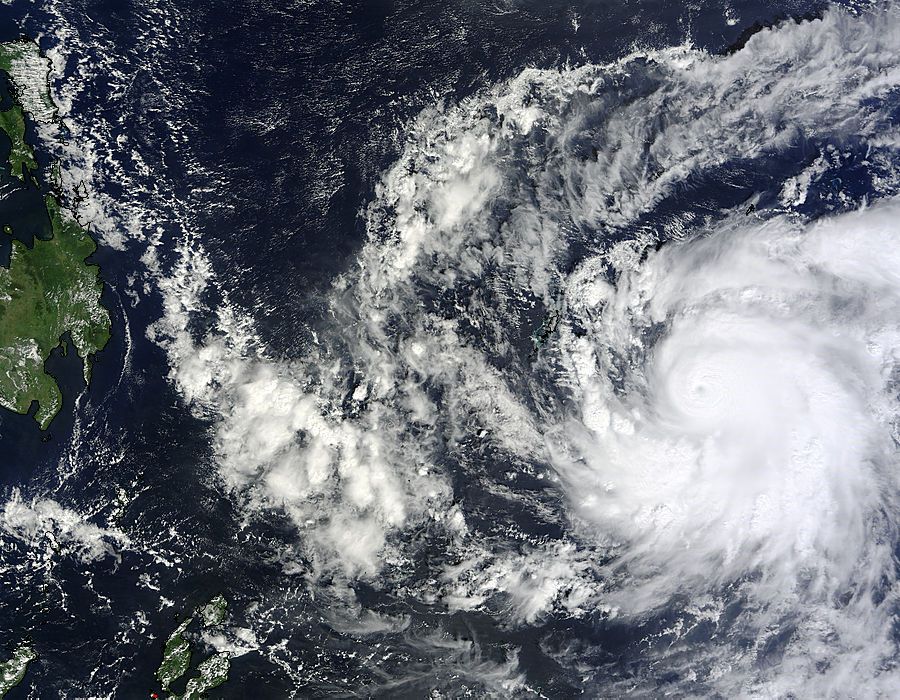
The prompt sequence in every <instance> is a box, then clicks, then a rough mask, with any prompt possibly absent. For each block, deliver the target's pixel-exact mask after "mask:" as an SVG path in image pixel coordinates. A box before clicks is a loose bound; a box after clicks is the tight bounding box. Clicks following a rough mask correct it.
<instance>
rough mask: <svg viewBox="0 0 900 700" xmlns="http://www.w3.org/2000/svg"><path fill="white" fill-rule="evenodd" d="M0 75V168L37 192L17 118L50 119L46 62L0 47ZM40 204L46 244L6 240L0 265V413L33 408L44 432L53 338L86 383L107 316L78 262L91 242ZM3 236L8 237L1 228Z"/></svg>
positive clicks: (52, 391)
mask: <svg viewBox="0 0 900 700" xmlns="http://www.w3.org/2000/svg"><path fill="white" fill-rule="evenodd" d="M0 70H2V71H4V72H5V73H6V74H7V76H8V78H9V81H10V83H11V87H12V93H13V95H12V96H13V99H14V102H15V104H13V106H12V107H11V108H9V109H7V110H6V111H2V112H0V130H2V132H3V134H5V136H6V138H8V139H9V142H10V151H9V159H8V163H6V164H5V165H6V167H8V169H9V174H10V175H11V176H12V177H15V178H18V179H19V180H22V182H23V186H25V187H31V186H37V180H36V179H35V178H36V176H37V175H38V164H37V161H36V159H35V156H34V151H33V150H32V148H31V145H30V144H29V143H28V142H27V140H26V121H25V119H26V117H25V115H26V113H27V114H28V115H29V116H30V117H31V118H33V119H36V120H41V119H48V118H49V119H52V118H53V115H54V108H53V106H52V101H51V100H50V98H49V90H48V87H47V70H48V68H47V65H46V59H43V58H42V57H41V56H40V53H39V51H38V48H37V45H36V44H33V43H31V42H12V43H7V44H0ZM48 115H49V116H48ZM0 138H2V137H0ZM43 204H44V207H45V209H46V216H47V217H48V218H49V221H50V229H51V232H52V236H51V237H50V239H49V240H42V239H40V238H37V237H35V238H34V244H33V246H32V247H30V248H29V247H28V246H26V245H25V244H23V243H22V242H21V241H19V240H11V244H12V252H11V255H10V262H9V267H8V268H5V267H2V266H0V406H3V407H4V408H8V409H10V410H13V411H16V412H18V413H27V412H28V410H29V408H30V407H31V404H32V402H35V401H36V402H37V411H36V413H35V420H36V421H37V422H38V424H39V425H40V427H41V429H46V428H47V427H48V426H49V424H50V421H52V420H53V417H54V416H55V415H56V414H57V413H58V412H59V409H60V407H61V406H62V395H61V393H60V389H59V386H58V385H57V383H56V380H55V379H54V378H53V377H51V376H50V375H49V374H47V372H46V371H45V367H44V363H45V362H46V361H47V358H48V357H49V356H50V353H51V351H52V350H53V349H54V348H56V347H60V345H61V343H62V341H61V338H60V336H62V335H64V334H65V333H69V334H71V338H72V345H73V346H74V349H75V351H76V352H77V354H78V356H79V357H80V358H81V359H82V360H83V361H84V378H85V381H89V379H90V368H91V359H92V356H93V355H94V354H95V353H96V352H98V351H99V350H101V349H102V348H103V347H104V346H105V345H106V343H107V341H108V340H109V337H110V316H109V312H108V311H107V310H106V309H105V308H104V307H103V306H101V304H100V294H101V292H102V289H103V285H102V282H101V281H100V276H99V268H98V267H96V266H94V265H88V264H87V263H86V262H85V259H86V258H87V257H88V256H90V255H91V254H92V253H93V252H94V250H96V245H95V243H94V241H93V239H92V238H91V237H90V235H88V233H87V231H85V230H84V228H83V227H82V226H81V225H80V224H79V223H78V221H77V220H76V219H75V217H74V216H73V215H72V214H70V213H68V212H67V211H66V210H65V209H64V208H63V207H62V206H61V205H60V202H59V199H58V197H57V196H56V195H54V194H52V193H48V194H46V195H45V196H44V198H43ZM4 231H5V234H6V235H8V236H11V234H12V233H13V231H12V229H11V228H10V227H9V226H8V225H5V226H4ZM64 350H65V348H64Z"/></svg>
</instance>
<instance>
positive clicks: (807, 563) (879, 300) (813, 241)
mask: <svg viewBox="0 0 900 700" xmlns="http://www.w3.org/2000/svg"><path fill="white" fill-rule="evenodd" d="M898 236H900V202H891V203H889V204H886V205H879V206H875V207H872V208H870V209H867V210H865V211H861V212H855V213H852V214H845V215H843V216H839V217H836V218H833V219H827V220H821V221H820V222H818V223H816V224H814V225H811V226H808V227H805V228H804V227H800V226H795V225H791V224H790V223H788V222H787V221H786V220H785V219H774V220H770V221H768V222H766V223H759V222H755V221H750V220H747V219H745V218H743V217H741V218H739V219H738V220H735V221H731V222H729V223H728V224H726V225H724V226H722V227H720V228H717V229H716V230H715V231H712V232H711V233H710V235H709V236H707V237H703V238H698V239H696V240H693V241H691V242H689V243H685V244H681V245H672V246H666V247H664V248H663V249H662V250H661V251H659V252H658V253H655V254H651V255H650V257H649V258H648V259H647V261H646V262H645V263H644V264H642V265H641V266H640V268H639V269H637V270H634V271H632V272H629V273H626V274H625V275H623V276H622V277H621V278H620V280H619V283H618V285H617V287H616V289H615V290H612V289H609V288H608V286H607V285H606V283H605V282H602V281H597V280H589V279H582V280H580V283H579V285H578V286H577V287H576V288H574V289H571V290H570V291H571V292H572V293H573V297H572V298H574V299H585V300H589V301H582V302H579V303H577V304H573V309H572V311H573V316H574V317H576V318H578V320H579V322H580V323H582V324H583V326H584V327H585V328H587V329H588V332H587V334H586V335H584V336H582V337H575V336H574V335H573V334H571V333H570V332H569V331H568V329H567V328H563V329H562V345H563V347H564V350H563V355H564V357H565V361H566V362H567V363H568V365H569V366H570V367H571V371H572V372H573V373H574V374H575V375H576V376H577V377H578V381H577V383H576V385H575V386H576V387H577V388H576V391H575V392H574V393H575V400H576V402H577V403H578V411H577V413H576V415H575V416H572V419H571V420H569V421H567V422H564V423H561V424H560V425H559V426H558V427H557V432H556V434H555V435H554V436H553V437H552V438H551V441H552V444H553V445H554V447H555V450H554V462H555V464H556V465H557V467H558V469H559V470H560V472H561V473H562V474H563V475H564V477H565V480H566V483H567V484H568V485H569V489H570V491H571V495H572V503H573V505H574V507H575V508H577V510H578V511H579V513H580V514H581V515H582V516H583V517H584V518H585V519H587V520H589V521H591V522H593V523H596V525H597V527H598V528H599V530H600V531H601V532H602V533H604V534H612V535H613V536H614V537H615V538H616V541H617V546H616V553H617V555H616V557H615V558H614V560H613V562H612V564H611V566H610V571H609V574H610V575H611V576H613V577H614V578H615V579H616V580H617V585H616V587H615V589H614V590H612V591H610V592H609V594H608V595H607V596H606V598H605V600H606V601H607V602H608V603H610V604H613V605H615V606H617V607H619V608H621V610H622V611H623V612H624V613H626V614H640V613H644V612H647V611H649V610H652V609H655V608H657V607H659V606H662V605H665V604H667V603H668V602H669V601H671V600H672V599H673V598H674V597H675V596H676V595H678V594H684V595H686V596H688V597H690V598H695V597H700V596H703V595H705V594H717V593H720V592H721V591H723V590H726V589H728V588H729V587H730V588H731V589H732V593H731V595H732V596H734V598H735V599H739V600H741V601H742V605H744V606H746V611H745V612H744V617H743V619H742V625H743V627H744V634H752V635H753V636H754V637H755V638H761V637H764V636H765V635H766V634H771V633H772V632H773V631H774V630H776V629H780V628H782V629H783V628H785V627H784V626H794V625H796V626H797V628H798V629H796V630H795V631H794V634H793V636H792V639H791V642H790V643H789V645H788V648H787V650H786V655H787V656H788V658H789V659H790V661H791V662H792V663H802V665H803V668H802V669H797V670H796V673H797V674H799V675H800V676H805V675H810V676H812V677H814V678H816V679H818V680H819V681H820V682H821V683H822V685H821V686H818V685H817V686H814V687H815V690H816V693H817V694H819V696H820V697H821V696H822V694H824V693H825V692H826V691H827V690H828V689H829V688H831V687H832V686H831V684H832V683H834V684H837V685H836V687H837V688H841V687H843V686H842V685H841V684H843V683H844V682H846V677H849V675H850V674H852V675H855V676H857V677H858V678H860V677H862V678H870V677H872V676H873V675H875V674H876V672H877V671H878V670H879V669H880V668H881V667H882V664H883V663H887V662H888V660H889V659H891V658H893V657H894V655H895V653H896V651H897V649H896V641H895V640H894V639H893V632H892V624H893V620H894V618H895V615H896V612H897V599H896V587H897V571H896V560H895V554H894V549H895V547H896V544H897V541H898V538H897V516H898V513H900V501H898V493H900V492H898V486H900V481H898V478H900V472H898V467H900V459H898V453H897V442H896V439H897V435H896V425H897V420H898V418H900V415H898V408H900V407H898V404H897V390H898V381H897V380H898V376H900V375H898V359H900V358H898V351H900V274H898V270H900V267H898V263H900V259H898V254H897V250H898V249H897V246H896V244H895V241H896V240H897V237H898ZM596 285H600V286H601V287H602V291H598V290H597V289H596V288H594V289H591V287H596ZM598 300H602V301H598ZM617 354H618V355H620V356H622V355H624V356H632V357H635V358H638V359H636V360H635V361H632V362H628V363H627V364H626V365H624V367H623V376H621V377H619V380H620V382H621V384H620V387H624V388H617V387H616V386H615V385H614V383H613V382H612V381H611V379H610V372H609V370H610V367H612V366H613V365H614V364H615V363H616V359H615V356H616V355H617ZM816 663H821V664H823V665H824V666H827V668H828V671H826V672H822V673H819V672H816V671H814V668H815V666H814V665H815V664H816ZM735 665H739V664H735ZM845 674H847V675H846V676H845ZM740 680H743V679H740ZM798 680H799V679H798V677H797V676H792V677H790V683H792V684H796V683H797V682H798ZM732 682H735V679H732ZM804 682H806V681H804ZM893 682H896V678H895V677H893V676H891V677H890V678H887V677H886V678H885V679H883V684H884V687H885V688H887V687H888V686H889V684H890V683H893ZM793 687H794V686H788V687H784V688H780V690H783V691H786V690H789V689H791V688H793ZM739 689H740V684H739V683H737V684H736V685H735V686H734V687H733V688H732V690H733V691H735V692H737V691H738V690H739ZM845 689H846V688H845ZM811 690H812V689H811V688H809V691H810V692H811Z"/></svg>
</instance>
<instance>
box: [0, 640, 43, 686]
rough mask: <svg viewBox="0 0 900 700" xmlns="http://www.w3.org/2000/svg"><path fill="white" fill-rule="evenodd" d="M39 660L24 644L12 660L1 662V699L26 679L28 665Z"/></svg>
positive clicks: (18, 648) (32, 650)
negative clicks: (36, 659)
mask: <svg viewBox="0 0 900 700" xmlns="http://www.w3.org/2000/svg"><path fill="white" fill-rule="evenodd" d="M35 658H37V656H36V654H35V653H34V649H32V648H31V647H30V646H29V645H28V644H22V645H20V646H19V647H17V648H16V650H15V651H14V652H13V655H12V658H10V659H9V660H7V661H3V662H0V698H2V697H4V696H5V695H6V694H7V693H8V692H9V691H10V689H11V688H14V687H16V686H17V685H19V683H21V682H22V679H23V678H25V671H27V670H28V664H30V663H31V662H32V661H34V659H35Z"/></svg>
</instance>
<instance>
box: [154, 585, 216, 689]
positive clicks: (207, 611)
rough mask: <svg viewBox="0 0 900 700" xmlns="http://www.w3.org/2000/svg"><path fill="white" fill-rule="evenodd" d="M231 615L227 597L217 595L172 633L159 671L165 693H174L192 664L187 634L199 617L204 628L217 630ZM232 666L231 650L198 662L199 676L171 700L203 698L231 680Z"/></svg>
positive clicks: (164, 650) (157, 671) (191, 679)
mask: <svg viewBox="0 0 900 700" xmlns="http://www.w3.org/2000/svg"><path fill="white" fill-rule="evenodd" d="M227 614H228V601H227V600H225V597H224V596H221V595H217V596H216V597H215V598H213V599H212V600H210V601H209V602H208V603H206V604H205V605H201V606H200V607H198V608H197V610H196V611H195V612H194V614H193V615H191V616H190V617H188V618H186V619H185V620H183V621H182V622H181V624H179V625H178V627H176V628H175V631H174V632H172V634H171V635H169V638H168V639H167V640H166V644H165V647H164V648H163V658H162V662H160V664H159V668H158V669H157V670H156V678H157V680H158V681H159V683H160V685H161V686H162V689H163V690H164V691H165V692H167V693H169V692H171V687H172V684H173V683H175V682H176V681H178V680H179V679H181V678H182V677H183V676H184V675H185V673H187V670H188V668H189V667H190V665H191V655H192V654H191V643H190V641H189V640H188V638H187V636H186V634H187V631H188V628H189V627H190V626H191V625H192V624H193V623H194V621H195V619H196V620H199V624H200V627H201V628H203V629H213V628H215V627H218V626H219V625H221V624H222V623H223V622H224V621H225V616H226V615H227ZM230 669H231V657H230V655H229V654H228V652H219V653H217V654H213V655H212V656H210V657H209V658H207V659H205V660H203V661H201V662H200V663H199V664H198V665H197V669H196V671H197V672H196V675H194V676H193V677H192V678H190V679H189V680H188V681H187V684H186V685H185V689H184V693H182V694H180V695H176V694H171V695H169V696H168V700H201V698H204V697H206V693H207V692H208V691H210V690H212V689H213V688H217V687H218V686H220V685H222V684H223V683H224V682H225V681H227V680H228V672H229V670H230Z"/></svg>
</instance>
